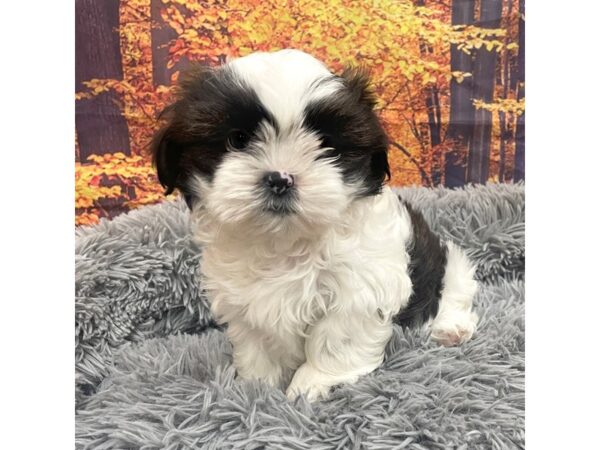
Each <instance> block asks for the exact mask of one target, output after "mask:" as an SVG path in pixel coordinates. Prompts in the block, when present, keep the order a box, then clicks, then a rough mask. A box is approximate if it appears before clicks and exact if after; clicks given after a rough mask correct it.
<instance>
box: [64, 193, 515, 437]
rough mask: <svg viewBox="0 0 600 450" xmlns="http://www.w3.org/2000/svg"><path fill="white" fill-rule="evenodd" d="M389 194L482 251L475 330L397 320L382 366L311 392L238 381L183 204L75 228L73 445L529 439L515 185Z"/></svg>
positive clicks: (476, 253)
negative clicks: (458, 334) (454, 332)
mask: <svg viewBox="0 0 600 450" xmlns="http://www.w3.org/2000/svg"><path fill="white" fill-rule="evenodd" d="M398 192H399V193H400V195H401V196H402V197H403V198H405V199H406V200H408V201H410V202H411V203H412V204H414V205H415V206H416V207H417V208H420V209H421V210H422V211H423V212H424V214H425V216H426V218H427V220H428V221H429V223H430V224H431V226H432V228H433V229H434V230H435V231H436V232H437V233H439V234H440V235H441V236H443V238H445V239H452V240H454V241H455V242H457V243H459V244H460V245H461V246H463V247H464V248H465V249H466V250H467V251H468V253H469V254H470V255H471V257H472V258H473V259H474V260H475V261H476V262H477V264H478V271H477V274H478V277H479V279H480V280H481V289H480V292H479V294H478V296H477V299H476V308H477V311H478V312H479V315H480V317H481V319H480V325H479V329H478V332H477V333H476V335H475V336H474V338H473V339H472V340H471V341H470V342H468V343H467V344H465V345H463V346H462V347H458V348H444V347H439V346H437V345H435V344H434V343H433V342H430V341H429V340H428V339H427V337H426V336H425V335H424V334H423V333H422V332H420V331H417V330H402V329H400V328H396V329H395V332H394V336H393V339H392V341H391V342H390V344H389V345H388V348H387V351H386V360H385V362H384V364H383V365H382V366H381V368H379V369H378V370H376V371H375V372H374V373H372V374H370V375H367V376H365V377H363V378H361V379H360V380H359V381H358V382H357V383H356V384H355V385H352V386H345V385H344V386H341V387H338V388H337V389H335V390H334V392H333V393H332V394H331V396H330V398H329V399H328V400H326V401H323V402H316V403H313V404H308V403H306V402H305V401H304V399H302V398H300V399H298V400H297V401H296V402H293V403H291V402H289V401H288V400H287V399H286V397H285V395H284V393H283V392H281V391H279V390H275V389H272V388H269V387H267V386H265V385H264V384H262V383H258V382H240V381H237V380H235V372H234V369H233V367H232V365H231V347H230V345H229V344H228V342H227V340H226V339H225V337H224V334H223V332H222V331H221V330H220V329H219V328H218V327H217V326H216V324H215V323H214V321H213V320H212V318H211V315H210V312H209V309H208V305H207V303H206V300H205V299H204V298H203V297H202V294H201V291H200V289H199V287H198V286H197V284H196V276H195V273H196V271H197V268H198V261H199V254H200V249H198V248H197V247H196V246H195V245H194V244H193V243H192V242H191V241H190V237H189V233H188V214H187V210H186V206H185V204H184V203H183V202H180V201H174V202H166V203H163V204H160V205H155V206H150V207H145V208H142V209H140V210H137V211H133V212H131V213H129V214H127V215H122V216H119V217H117V218H116V219H114V220H112V221H102V222H101V223H100V224H99V225H97V226H94V227H86V228H79V229H77V237H76V253H77V255H76V326H75V340H76V368H75V369H76V400H77V405H76V406H77V408H76V443H77V448H96V449H98V448H118V449H126V448H143V449H154V448H167V449H176V448H215V449H216V448H219V449H220V448H248V449H259V448H281V449H290V448H291V449H333V448H369V449H376V448H380V449H391V448H397V449H400V448H406V449H448V448H453V449H454V448H458V449H476V448H482V449H483V448H485V449H488V448H494V449H505V448H523V447H524V434H525V433H524V402H525V395H524V370H525V365H524V364H525V361H524V350H525V333H524V332H525V330H524V323H525V320H524V296H523V291H524V282H523V279H524V262H525V259H524V229H525V226H524V209H525V198H524V186H523V185H521V184H519V185H490V186H476V187H467V188H465V189H460V190H455V191H452V190H448V189H443V188H438V189H425V188H408V189H400V190H399V191H398Z"/></svg>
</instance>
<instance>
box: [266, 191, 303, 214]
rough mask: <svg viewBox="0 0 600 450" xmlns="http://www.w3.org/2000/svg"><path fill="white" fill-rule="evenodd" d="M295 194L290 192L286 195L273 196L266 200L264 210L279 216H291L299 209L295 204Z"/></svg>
mask: <svg viewBox="0 0 600 450" xmlns="http://www.w3.org/2000/svg"><path fill="white" fill-rule="evenodd" d="M293 197H294V196H293V195H291V193H290V194H288V195H286V196H284V197H272V198H269V199H266V200H265V202H264V207H263V210H264V211H265V212H267V213H270V214H274V215H277V216H289V215H291V214H296V213H297V210H296V207H295V206H294V203H295V202H294V198H293Z"/></svg>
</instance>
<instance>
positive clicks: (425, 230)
mask: <svg viewBox="0 0 600 450" xmlns="http://www.w3.org/2000/svg"><path fill="white" fill-rule="evenodd" d="M374 106H375V96H374V94H373V92H372V91H371V90H370V88H369V84H368V79H367V77H366V75H365V74H364V73H363V72H361V71H359V70H347V71H345V72H344V73H342V74H341V75H335V74H332V73H331V72H330V71H329V70H328V69H327V68H326V67H325V66H324V65H323V63H321V62H320V61H318V60H316V59H315V58H313V57H312V56H309V55H308V54H306V53H303V52H300V51H297V50H282V51H279V52H275V53H254V54H251V55H249V56H245V57H242V58H239V59H235V60H233V61H231V62H228V63H227V64H225V65H223V66H222V67H219V68H205V67H202V68H200V67H199V68H195V69H193V70H191V71H190V72H189V73H187V75H185V76H183V77H182V79H181V81H180V83H179V89H178V95H177V98H176V101H175V102H174V103H173V104H172V105H170V106H169V107H167V109H166V110H165V111H164V113H163V118H164V119H165V120H166V123H165V125H164V127H163V128H162V129H161V130H160V131H159V132H158V133H157V134H156V136H155V139H154V141H153V146H152V147H153V157H154V164H155V165H156V168H157V171H158V177H159V180H160V182H161V184H162V185H163V186H164V187H165V188H166V190H167V193H170V192H172V191H173V190H174V189H178V190H179V191H180V192H181V194H182V195H183V196H184V198H185V200H186V202H187V204H188V206H189V207H190V209H191V215H192V220H193V224H194V230H193V231H194V234H195V238H196V239H197V240H198V241H199V242H200V243H201V244H202V246H203V253H202V262H201V277H200V278H201V279H200V281H201V286H202V288H203V289H204V290H205V292H206V294H207V295H208V298H209V301H210V303H211V309H212V312H213V313H214V315H215V317H216V318H217V320H218V321H219V322H220V323H223V324H227V336H228V338H229V340H230V341H231V344H232V345H233V362H234V365H235V368H236V370H237V373H238V376H239V377H241V378H245V379H259V380H263V381H265V382H266V383H268V384H270V385H272V386H280V387H284V388H285V386H284V385H283V383H286V382H287V381H289V380H290V379H291V382H290V383H289V385H288V386H287V388H286V389H287V390H286V392H287V396H288V397H289V398H290V399H293V398H295V397H297V396H298V395H300V394H303V395H305V396H306V398H307V399H308V400H311V401H312V400H315V399H317V398H324V397H326V396H327V394H328V392H329V391H330V389H331V388H332V387H333V386H335V385H338V384H340V383H353V382H355V381H356V380H357V379H358V377H360V376H361V375H365V374H367V373H369V372H371V371H373V370H374V369H376V368H377V367H378V366H379V365H380V364H381V363H382V361H383V357H384V349H385V346H386V344H387V343H388V341H389V339H390V337H391V336H392V327H393V324H394V323H396V324H399V325H401V326H425V327H427V329H428V330H429V332H430V333H431V337H432V338H433V339H434V340H435V341H437V342H439V343H441V344H443V345H457V344H460V343H462V342H465V341H466V340H468V339H470V338H471V336H472V335H473V332H474V330H475V327H476V324H477V320H478V319H477V315H476V314H475V313H474V312H473V311H472V300H473V297H474V295H475V292H476V289H477V284H476V282H475V281H474V278H473V276H474V267H473V265H472V264H471V263H470V262H469V260H468V259H467V257H466V256H465V254H464V253H463V251H462V250H461V249H460V248H459V247H457V246H456V245H454V244H453V243H452V242H446V243H443V242H440V240H439V238H438V237H436V236H435V235H434V234H433V233H432V232H431V231H430V229H429V227H428V226H427V223H426V222H425V220H424V219H423V217H422V215H421V214H420V213H419V212H417V211H416V210H414V209H413V208H412V207H411V206H410V205H409V204H407V203H405V202H403V201H402V200H401V199H399V198H398V196H397V195H396V194H395V193H394V192H393V191H392V190H391V189H390V188H389V187H388V186H385V185H384V183H385V181H386V179H387V178H388V177H389V175H390V172H389V167H388V161H387V140H386V135H385V132H384V130H383V128H382V126H381V123H380V121H379V119H378V117H377V115H376V114H375V113H374V111H373V108H374Z"/></svg>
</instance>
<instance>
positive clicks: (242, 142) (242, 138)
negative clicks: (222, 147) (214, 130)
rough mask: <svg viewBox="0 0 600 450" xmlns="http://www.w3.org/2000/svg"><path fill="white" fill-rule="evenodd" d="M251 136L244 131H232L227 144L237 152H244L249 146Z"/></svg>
mask: <svg viewBox="0 0 600 450" xmlns="http://www.w3.org/2000/svg"><path fill="white" fill-rule="evenodd" d="M249 141H250V135H249V134H248V133H246V132H245V131H242V130H232V131H230V132H229V135H228V136H227V143H228V144H229V145H230V146H231V147H232V148H235V149H236V150H242V149H243V148H245V147H246V145H248V142H249Z"/></svg>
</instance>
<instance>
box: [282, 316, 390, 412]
mask: <svg viewBox="0 0 600 450" xmlns="http://www.w3.org/2000/svg"><path fill="white" fill-rule="evenodd" d="M391 335H392V325H391V323H390V321H389V320H382V319H380V318H379V317H378V316H376V317H367V316H364V315H361V314H360V313H357V312H354V313H352V312H349V313H345V312H340V313H330V314H329V315H328V316H326V317H325V318H324V319H323V320H322V321H321V322H320V323H318V324H317V325H315V326H313V327H311V329H310V330H309V335H308V337H307V339H306V343H305V352H306V362H305V363H304V364H302V365H301V366H300V367H299V368H298V370H297V371H296V373H295V374H294V378H293V379H292V382H291V383H290V385H289V387H288V389H287V396H288V398H289V399H290V400H292V399H294V398H296V397H297V396H298V395H300V394H304V395H305V396H306V398H307V399H308V400H309V401H313V400H316V399H318V398H325V397H327V395H328V393H329V389H330V388H331V387H332V386H334V385H336V384H340V383H354V382H355V381H356V380H357V379H358V377H359V376H361V375H365V374H367V373H370V372H372V371H373V370H375V369H376V368H377V367H378V366H379V365H380V364H381V363H382V361H383V356H384V350H385V346H386V344H387V342H388V341H389V339H390V337H391Z"/></svg>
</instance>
